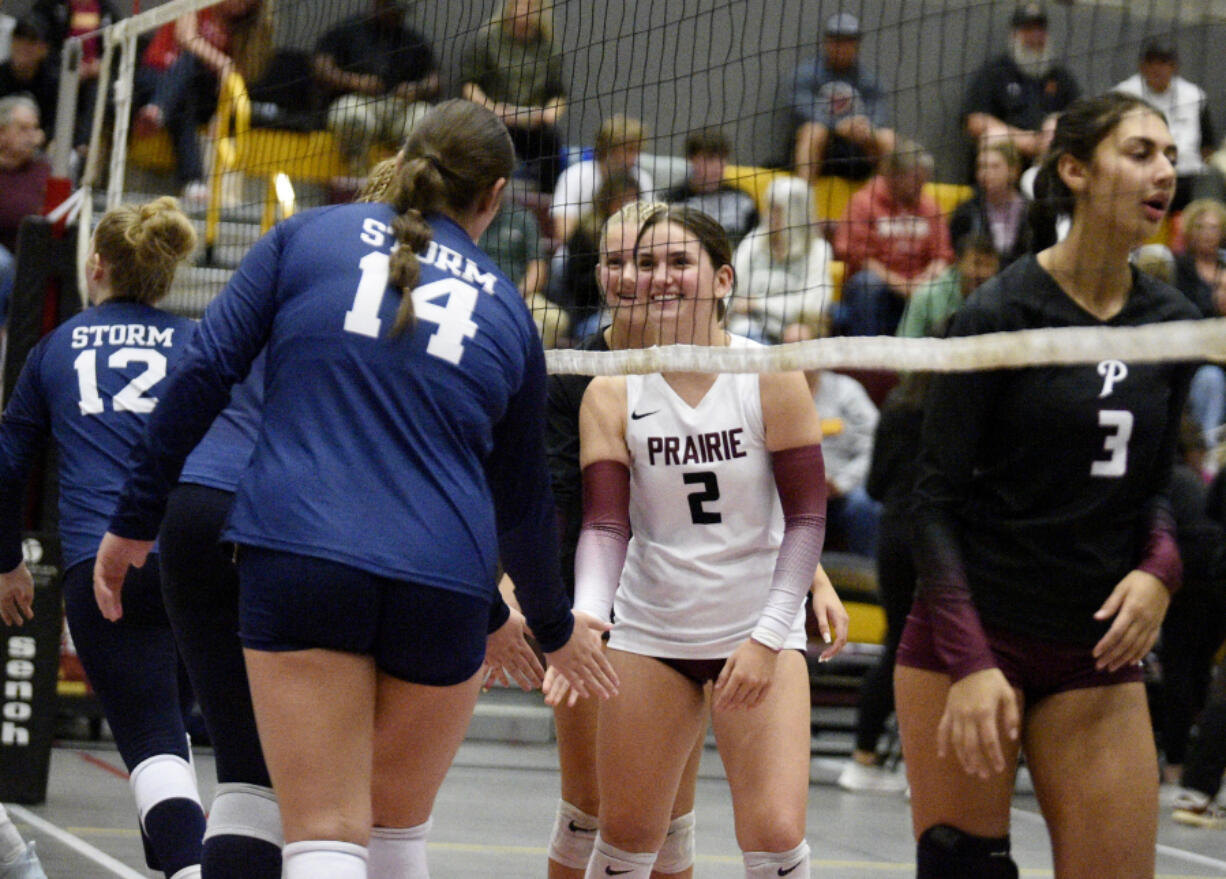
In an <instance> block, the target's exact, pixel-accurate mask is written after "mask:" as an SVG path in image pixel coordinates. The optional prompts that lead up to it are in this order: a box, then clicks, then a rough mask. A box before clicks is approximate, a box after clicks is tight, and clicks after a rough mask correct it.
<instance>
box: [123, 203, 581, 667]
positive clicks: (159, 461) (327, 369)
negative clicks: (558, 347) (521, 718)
mask: <svg viewBox="0 0 1226 879" xmlns="http://www.w3.org/2000/svg"><path fill="white" fill-rule="evenodd" d="M394 217H395V214H394V212H393V211H392V209H391V208H390V207H389V206H387V205H385V204H356V205H343V206H336V207H328V208H319V209H316V210H313V211H308V212H305V213H302V214H299V215H297V216H295V217H292V218H291V219H289V220H286V221H285V222H283V223H281V224H280V225H278V226H277V227H276V228H274V229H273V230H272V231H271V232H270V233H268V234H267V235H265V236H264V237H263V238H261V239H260V241H259V242H257V244H256V245H255V246H254V247H253V248H252V250H251V251H250V253H249V254H248V255H247V257H246V258H245V259H244V260H243V262H242V264H241V265H240V266H239V269H238V270H237V271H236V272H235V274H234V277H233V278H232V280H231V282H230V284H229V285H228V286H227V288H226V289H225V290H224V291H223V292H222V294H221V295H220V296H219V297H218V298H217V299H216V300H214V302H213V303H212V304H211V305H210V306H209V308H208V310H207V311H206V313H205V317H204V320H203V322H202V325H201V328H200V330H199V332H198V333H197V335H196V338H195V340H194V342H193V345H192V348H191V351H190V353H189V356H188V358H187V360H186V362H185V363H184V364H183V367H182V368H181V369H180V370H179V371H178V373H177V374H176V376H175V377H174V379H173V380H172V381H171V383H170V388H168V391H167V394H166V397H165V400H164V402H163V405H162V406H160V407H159V409H158V411H157V413H156V416H155V418H154V419H153V422H152V424H151V427H150V431H149V434H148V436H147V438H146V441H145V442H144V443H143V444H142V445H141V446H140V447H138V449H137V450H136V451H135V452H134V455H133V462H134V466H133V471H132V477H131V480H130V482H129V485H128V487H127V489H126V490H125V494H124V497H123V498H122V500H121V503H120V505H119V506H118V508H117V510H116V514H115V516H114V517H113V518H112V522H111V530H112V531H114V532H115V533H116V534H119V535H121V536H126V537H135V538H142V539H149V538H151V537H152V535H153V534H154V533H156V529H157V523H158V521H159V519H160V517H161V512H162V509H163V508H164V503H165V497H166V494H167V492H168V491H169V488H170V487H171V486H172V485H173V484H174V481H175V480H176V478H177V477H178V468H179V466H180V465H181V462H182V461H183V459H184V458H185V457H186V454H187V452H188V451H189V450H190V449H191V448H192V446H193V445H194V444H195V442H196V440H197V439H199V438H200V436H202V435H203V433H204V432H205V429H206V428H207V426H208V424H209V422H210V421H211V419H212V418H213V416H214V415H215V414H216V413H217V412H219V411H220V410H221V409H222V408H223V407H224V405H225V404H226V402H227V394H228V392H229V388H230V387H231V386H232V385H233V384H234V383H236V382H237V381H239V380H240V379H241V378H242V377H243V376H244V375H245V374H246V372H247V369H248V367H249V366H250V364H251V362H252V360H254V359H255V357H256V355H257V354H258V353H259V351H261V350H262V349H265V348H267V358H268V359H267V364H266V367H265V369H266V376H265V385H264V408H263V413H262V420H261V425H260V430H259V437H258V439H257V441H256V446H255V451H254V453H253V456H252V459H251V463H250V465H249V467H248V468H247V470H246V472H245V473H244V475H243V478H242V481H241V483H240V486H239V491H238V494H237V496H236V498H235V504H234V508H233V511H232V512H231V515H230V522H229V525H228V527H227V529H226V531H225V534H224V536H225V538H226V539H228V540H233V541H235V542H237V543H243V544H252V545H257V546H262V547H267V548H270V549H277V550H283V551H287V552H294V553H300V554H303V555H308V556H316V557H321V558H327V559H331V560H333V561H338V562H341V563H344V564H349V565H352V566H354V567H356V568H360V569H363V570H366V571H369V572H371V573H374V574H377V575H380V576H386V577H391V578H395V579H400V580H410V581H415V582H418V583H422V584H425V585H430V586H436V587H439V588H444V589H450V590H454V591H457V592H461V593H465V594H470V595H475V596H480V597H483V598H492V596H493V595H494V594H495V592H496V589H495V585H496V584H495V574H496V569H497V563H498V559H499V553H500V551H501V556H502V562H503V565H504V567H505V568H506V570H507V572H508V573H509V574H510V575H511V576H512V578H513V579H514V580H515V582H516V584H517V587H518V588H519V591H520V596H521V601H523V603H524V610H525V614H526V615H527V616H528V618H529V622H530V623H532V625H533V628H534V631H535V633H536V635H537V636H538V638H539V639H540V640H541V642H542V646H544V647H545V648H546V649H547V650H549V649H554V648H556V647H557V646H560V645H561V644H562V643H564V642H565V640H566V639H567V638H568V637H569V634H570V628H571V624H572V618H571V616H570V612H569V609H568V605H567V601H566V599H565V595H564V593H563V592H562V589H561V583H560V575H559V573H558V564H557V538H556V534H555V532H554V523H553V503H552V498H551V495H550V491H549V478H548V470H547V467H546V463H545V454H544V443H543V432H544V429H543V425H544V416H543V412H544V399H545V365H544V352H543V351H542V350H541V344H540V340H539V337H538V335H537V331H536V328H535V325H534V324H533V323H532V319H531V316H530V314H529V313H528V309H527V307H526V306H525V305H524V302H523V299H522V298H521V297H520V295H519V293H518V291H516V289H515V288H514V286H512V285H511V284H510V282H508V281H507V280H506V278H505V277H504V276H503V275H502V274H501V272H500V271H499V270H498V269H497V267H496V266H495V265H494V263H493V262H492V261H491V260H490V259H489V257H487V256H486V255H485V254H484V253H482V252H481V250H480V249H479V248H478V247H477V246H476V245H475V244H474V243H473V242H472V240H471V239H470V238H469V236H468V234H467V233H466V232H465V231H464V230H463V229H461V228H460V227H459V226H458V225H457V224H455V223H454V222H452V221H451V220H450V219H448V218H446V217H443V216H432V217H431V218H430V224H431V226H432V227H433V230H434V239H433V240H432V241H431V242H430V244H429V245H428V246H427V247H426V248H425V249H424V251H423V252H422V253H421V254H420V255H419V256H420V259H421V276H420V279H419V281H418V284H417V287H416V288H415V289H414V290H413V291H412V295H413V301H414V306H415V313H416V322H415V324H414V326H413V327H412V328H411V329H409V330H407V331H405V332H403V333H400V334H393V333H392V326H393V323H394V321H395V314H396V309H397V307H398V305H399V303H400V297H401V294H400V291H399V290H396V289H394V288H389V287H388V265H389V257H390V254H391V251H392V248H393V246H394V244H395V240H394V237H393V235H392V233H391V224H392V221H393V219H394ZM539 627H543V629H544V631H542V628H539Z"/></svg>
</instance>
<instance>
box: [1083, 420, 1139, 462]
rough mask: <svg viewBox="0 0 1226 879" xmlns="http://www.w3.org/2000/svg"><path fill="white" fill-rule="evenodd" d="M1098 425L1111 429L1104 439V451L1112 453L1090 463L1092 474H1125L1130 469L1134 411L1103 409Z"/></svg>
mask: <svg viewBox="0 0 1226 879" xmlns="http://www.w3.org/2000/svg"><path fill="white" fill-rule="evenodd" d="M1098 426H1099V427H1105V428H1107V430H1108V431H1110V432H1109V433H1108V434H1107V436H1106V437H1105V438H1104V439H1103V451H1104V452H1107V453H1109V454H1110V455H1111V457H1109V458H1107V460H1105V461H1094V462H1093V463H1092V464H1090V475H1091V476H1123V475H1124V474H1125V473H1126V472H1127V471H1128V441H1129V440H1130V439H1132V413H1131V412H1129V411H1127V410H1126V409H1102V410H1100V411H1099V413H1098Z"/></svg>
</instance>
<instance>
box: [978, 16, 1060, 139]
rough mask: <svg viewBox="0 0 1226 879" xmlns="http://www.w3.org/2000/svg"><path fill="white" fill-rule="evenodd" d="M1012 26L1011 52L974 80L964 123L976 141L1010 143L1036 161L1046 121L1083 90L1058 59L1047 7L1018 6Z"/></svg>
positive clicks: (987, 67)
mask: <svg viewBox="0 0 1226 879" xmlns="http://www.w3.org/2000/svg"><path fill="white" fill-rule="evenodd" d="M1010 23H1011V25H1012V30H1011V31H1010V34H1009V51H1008V52H1007V53H1005V54H1003V55H999V56H997V57H996V58H992V59H990V60H989V61H988V62H987V63H986V64H985V65H984V66H983V67H981V68H980V69H979V71H978V72H977V73H976V74H975V76H974V78H973V79H972V80H971V84H970V88H969V89H968V90H967V93H966V97H965V99H964V101H963V105H962V123H963V127H964V130H965V131H966V133H967V135H968V136H970V137H972V138H974V139H975V141H976V142H978V141H980V140H982V139H984V138H993V139H995V138H1002V139H1005V140H1010V141H1012V142H1013V145H1014V146H1016V147H1017V149H1018V152H1020V153H1021V154H1022V156H1023V157H1025V158H1026V159H1027V160H1030V159H1033V158H1034V157H1035V156H1037V155H1038V153H1039V151H1040V146H1041V138H1040V134H1039V129H1040V128H1041V127H1042V124H1043V119H1044V117H1046V116H1047V115H1048V114H1049V113H1058V112H1060V111H1061V110H1063V109H1064V108H1065V107H1067V106H1068V105H1069V104H1070V103H1072V102H1073V100H1074V99H1075V98H1076V97H1077V96H1078V95H1079V94H1080V93H1081V89H1080V87H1079V86H1078V85H1077V80H1076V79H1074V78H1073V75H1072V74H1071V73H1070V72H1069V71H1068V70H1067V69H1066V68H1064V67H1063V66H1061V65H1060V64H1058V63H1056V61H1055V60H1054V58H1053V54H1052V50H1051V45H1050V43H1049V42H1048V38H1047V37H1048V33H1047V10H1046V8H1045V7H1044V6H1043V4H1042V3H1033V2H1032V3H1022V4H1020V5H1018V6H1017V8H1015V9H1014V10H1013V16H1012V18H1011V19H1010Z"/></svg>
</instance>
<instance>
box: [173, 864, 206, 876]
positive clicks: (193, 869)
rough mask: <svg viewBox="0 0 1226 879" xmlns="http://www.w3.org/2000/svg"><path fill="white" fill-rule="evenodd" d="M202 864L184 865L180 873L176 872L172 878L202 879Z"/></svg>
mask: <svg viewBox="0 0 1226 879" xmlns="http://www.w3.org/2000/svg"><path fill="white" fill-rule="evenodd" d="M200 876H201V873H200V865H199V864H192V865H191V866H190V867H184V868H183V869H182V870H180V871H179V872H178V873H175V874H174V875H173V876H171V877H170V879H200Z"/></svg>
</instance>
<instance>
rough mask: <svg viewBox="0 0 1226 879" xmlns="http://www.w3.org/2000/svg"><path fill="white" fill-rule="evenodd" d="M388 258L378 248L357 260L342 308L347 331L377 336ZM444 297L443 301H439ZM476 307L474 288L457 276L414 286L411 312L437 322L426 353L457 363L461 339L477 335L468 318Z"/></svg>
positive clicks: (461, 348)
mask: <svg viewBox="0 0 1226 879" xmlns="http://www.w3.org/2000/svg"><path fill="white" fill-rule="evenodd" d="M390 262H391V257H390V256H389V255H388V254H386V253H379V252H375V253H368V254H366V256H364V257H362V259H361V260H360V261H359V262H358V267H359V268H360V269H361V270H362V277H361V279H360V280H359V281H358V289H357V291H356V292H355V293H354V296H353V307H352V308H350V309H349V310H348V311H347V312H345V330H346V331H347V332H350V333H357V334H358V335H360V336H370V337H371V338H372V339H377V338H379V331H380V330H381V329H382V326H383V320H382V319H381V318H380V317H379V306H381V305H382V304H383V294H384V293H386V292H387V277H388V269H389V265H390ZM444 297H446V299H447V302H446V304H445V305H439V300H440V299H443V298H444ZM476 307H477V288H476V287H473V286H472V285H471V284H465V283H464V282H463V281H461V280H459V279H458V278H444V279H442V280H441V281H433V282H431V283H429V284H422V285H421V286H420V287H416V288H414V290H413V313H414V314H415V315H416V317H417V319H418V320H424V321H429V322H430V323H432V324H436V325H437V326H438V329H437V330H435V331H434V332H433V333H431V334H430V340H429V342H428V343H427V344H426V353H427V354H430V355H432V356H434V357H438V358H439V359H441V360H446V361H447V362H448V363H452V364H457V365H458V364H459V362H460V358H462V357H463V356H464V340H465V339H471V338H473V337H474V336H475V335H477V324H476V323H475V322H474V321H473V319H472V314H473V309H475V308H476Z"/></svg>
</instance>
